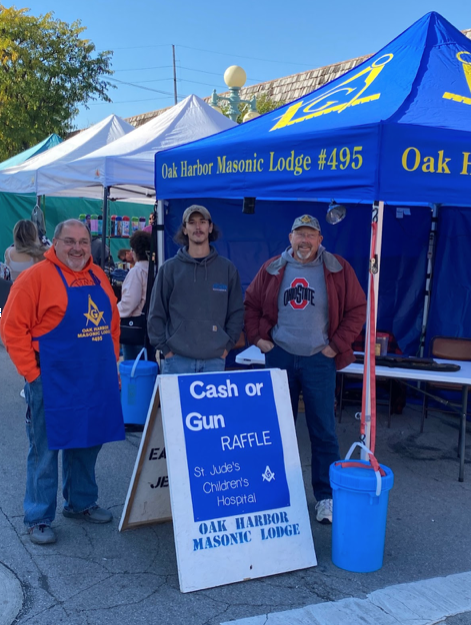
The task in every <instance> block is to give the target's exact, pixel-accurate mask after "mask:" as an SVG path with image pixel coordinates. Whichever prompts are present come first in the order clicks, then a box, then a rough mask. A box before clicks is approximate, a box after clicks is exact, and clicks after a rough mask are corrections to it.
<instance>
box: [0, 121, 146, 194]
mask: <svg viewBox="0 0 471 625" xmlns="http://www.w3.org/2000/svg"><path fill="white" fill-rule="evenodd" d="M131 132H134V126H131V124H128V123H127V122H125V121H124V120H123V119H121V118H120V117H117V116H116V115H110V116H109V117H107V118H106V119H104V120H103V121H102V122H100V123H98V124H95V125H94V126H91V127H90V128H87V130H84V131H83V132H79V133H78V134H76V135H74V136H73V137H71V138H70V139H67V140H66V141H63V142H62V143H60V144H59V145H56V146H55V147H53V148H51V149H50V150H47V151H46V152H43V153H41V154H39V155H38V156H35V157H33V158H31V159H29V160H28V161H26V162H25V163H22V164H21V165H17V166H16V167H9V168H7V169H4V170H2V171H0V191H3V192H5V193H35V194H36V195H45V192H44V190H43V180H44V179H45V172H46V171H50V170H60V169H61V168H63V167H64V166H65V165H66V164H67V163H69V162H70V161H74V160H76V159H78V158H80V157H82V156H85V155H86V154H90V152H93V151H95V150H97V149H98V148H101V147H103V146H106V145H107V144H109V143H112V142H114V141H116V140H117V139H119V138H121V137H123V136H124V135H127V134H129V133H131ZM46 179H47V178H46ZM78 191H79V190H78V189H76V192H75V193H74V195H75V197H96V196H94V195H92V196H90V195H86V193H81V192H78ZM85 191H86V190H85ZM101 195H102V194H100V197H101Z"/></svg>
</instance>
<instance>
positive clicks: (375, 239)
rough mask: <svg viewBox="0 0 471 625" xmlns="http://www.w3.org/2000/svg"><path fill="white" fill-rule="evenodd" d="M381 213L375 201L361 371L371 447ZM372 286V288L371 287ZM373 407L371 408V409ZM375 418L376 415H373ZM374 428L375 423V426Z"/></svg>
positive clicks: (364, 456)
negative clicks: (363, 357) (363, 358)
mask: <svg viewBox="0 0 471 625" xmlns="http://www.w3.org/2000/svg"><path fill="white" fill-rule="evenodd" d="M383 215H384V202H375V203H374V204H373V209H372V217H371V224H372V227H371V241H370V257H369V258H370V266H369V273H368V293H367V309H366V310H367V313H366V332H365V368H364V372H363V376H364V378H366V379H364V382H363V393H365V402H364V405H365V414H364V415H362V419H364V431H365V437H364V443H365V445H366V446H367V447H368V449H371V430H372V427H371V419H372V413H373V414H374V415H376V405H374V406H372V397H373V394H374V395H375V396H376V389H375V388H372V386H371V383H373V384H376V381H375V377H376V376H372V377H371V371H372V370H373V371H374V369H375V359H374V356H373V357H371V353H372V352H373V354H374V349H373V350H372V347H373V346H372V343H375V342H376V336H372V328H374V330H375V332H374V333H375V334H376V322H377V317H378V293H379V270H380V261H381V243H382V234H383ZM372 287H373V289H372ZM371 290H373V297H374V300H375V301H374V317H373V318H372V316H371ZM372 408H373V409H372ZM373 418H374V419H376V416H374V417H373ZM374 429H375V430H376V424H375V428H374ZM361 458H362V459H363V460H367V459H368V458H367V454H366V452H364V451H363V450H362V452H361Z"/></svg>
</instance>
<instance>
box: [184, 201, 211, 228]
mask: <svg viewBox="0 0 471 625" xmlns="http://www.w3.org/2000/svg"><path fill="white" fill-rule="evenodd" d="M193 213H199V214H200V215H203V217H204V218H205V219H207V220H208V221H212V219H211V213H210V212H209V210H208V209H207V208H205V207H204V206H199V205H198V204H192V205H191V206H189V207H188V208H187V209H186V210H185V212H184V213H183V217H182V223H184V224H186V222H187V221H188V220H189V219H190V217H191V216H192V215H193Z"/></svg>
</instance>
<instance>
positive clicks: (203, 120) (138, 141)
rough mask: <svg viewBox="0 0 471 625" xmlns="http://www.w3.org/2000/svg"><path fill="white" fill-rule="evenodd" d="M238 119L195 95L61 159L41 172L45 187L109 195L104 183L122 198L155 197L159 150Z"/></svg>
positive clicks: (43, 189)
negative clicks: (114, 137) (112, 137)
mask: <svg viewBox="0 0 471 625" xmlns="http://www.w3.org/2000/svg"><path fill="white" fill-rule="evenodd" d="M236 125H237V124H236V123H235V122H233V121H231V120H230V119H228V118H227V117H225V116H224V115H221V114H220V113H219V112H217V111H215V110H214V109H212V108H211V107H210V106H209V105H208V104H206V102H204V100H201V99H200V98H198V97H197V96H195V95H190V96H188V97H187V98H185V100H183V101H182V102H180V103H179V104H176V105H175V106H173V107H172V108H170V109H169V110H168V111H166V112H165V113H163V114H162V115H159V116H158V117H155V118H154V119H152V120H151V121H149V122H147V123H146V124H144V125H142V126H140V127H139V128H137V129H136V130H134V132H132V133H130V134H128V135H126V136H123V137H121V138H120V139H118V140H117V141H115V142H113V144H112V145H105V146H103V147H101V148H99V149H97V150H96V151H94V152H92V153H88V154H86V155H85V156H82V157H81V158H78V159H77V160H74V161H73V162H67V163H55V164H51V166H49V167H47V168H46V169H44V170H43V171H42V172H41V179H40V184H39V193H40V194H44V195H54V196H77V195H78V193H77V191H78V189H80V190H81V191H83V189H84V188H86V189H87V195H86V197H100V198H101V197H103V188H105V189H106V188H109V189H110V196H111V197H115V198H117V199H125V198H129V199H131V198H132V199H134V198H135V197H136V194H137V195H141V197H146V196H147V197H154V196H155V191H154V159H155V154H156V152H160V151H161V150H166V149H168V148H171V147H175V146H178V145H183V144H185V143H189V142H191V141H195V140H197V139H202V138H204V137H208V136H210V135H213V134H215V133H218V132H221V131H222V130H227V129H229V128H232V127H233V126H236Z"/></svg>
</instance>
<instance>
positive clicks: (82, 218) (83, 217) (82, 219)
mask: <svg viewBox="0 0 471 625" xmlns="http://www.w3.org/2000/svg"><path fill="white" fill-rule="evenodd" d="M86 220H87V216H86V215H85V213H80V215H79V221H81V222H82V223H83V225H84V226H86Z"/></svg>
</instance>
